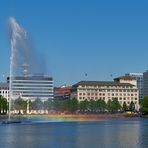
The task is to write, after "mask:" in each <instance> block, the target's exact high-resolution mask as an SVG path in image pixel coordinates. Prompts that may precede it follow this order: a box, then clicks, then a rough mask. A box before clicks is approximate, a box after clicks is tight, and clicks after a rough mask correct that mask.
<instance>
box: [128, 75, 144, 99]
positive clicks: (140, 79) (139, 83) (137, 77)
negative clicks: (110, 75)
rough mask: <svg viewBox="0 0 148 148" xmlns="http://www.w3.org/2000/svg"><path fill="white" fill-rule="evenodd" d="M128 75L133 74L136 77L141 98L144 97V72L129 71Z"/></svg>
mask: <svg viewBox="0 0 148 148" xmlns="http://www.w3.org/2000/svg"><path fill="white" fill-rule="evenodd" d="M125 75H126V76H131V77H133V78H135V79H136V81H137V87H138V89H139V99H142V98H143V97H144V95H143V74H142V73H127V74H125Z"/></svg>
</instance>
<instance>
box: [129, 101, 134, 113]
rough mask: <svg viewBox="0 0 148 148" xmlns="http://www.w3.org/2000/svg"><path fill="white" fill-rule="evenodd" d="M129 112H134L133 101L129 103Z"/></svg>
mask: <svg viewBox="0 0 148 148" xmlns="http://www.w3.org/2000/svg"><path fill="white" fill-rule="evenodd" d="M129 110H130V111H131V112H134V111H135V104H134V102H133V101H131V103H130V106H129Z"/></svg>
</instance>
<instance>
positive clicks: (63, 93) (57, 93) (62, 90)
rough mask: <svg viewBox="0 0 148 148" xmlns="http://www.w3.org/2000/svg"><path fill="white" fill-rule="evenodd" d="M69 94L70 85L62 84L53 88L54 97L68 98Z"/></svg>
mask: <svg viewBox="0 0 148 148" xmlns="http://www.w3.org/2000/svg"><path fill="white" fill-rule="evenodd" d="M70 94H71V86H62V87H55V88H54V98H56V99H68V98H70Z"/></svg>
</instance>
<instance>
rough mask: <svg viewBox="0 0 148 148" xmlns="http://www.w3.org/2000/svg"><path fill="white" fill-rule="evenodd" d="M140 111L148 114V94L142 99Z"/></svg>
mask: <svg viewBox="0 0 148 148" xmlns="http://www.w3.org/2000/svg"><path fill="white" fill-rule="evenodd" d="M140 111H141V113H142V114H143V115H148V96H145V97H144V98H143V99H141V100H140Z"/></svg>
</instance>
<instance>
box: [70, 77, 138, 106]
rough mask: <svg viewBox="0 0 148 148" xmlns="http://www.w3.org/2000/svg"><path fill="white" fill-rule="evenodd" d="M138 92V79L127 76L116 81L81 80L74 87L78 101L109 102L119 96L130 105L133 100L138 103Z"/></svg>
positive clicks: (119, 98)
mask: <svg viewBox="0 0 148 148" xmlns="http://www.w3.org/2000/svg"><path fill="white" fill-rule="evenodd" d="M138 92H139V91H138V88H137V86H136V80H134V79H133V78H132V77H126V76H125V77H119V78H116V79H114V81H80V82H78V83H77V84H75V85H73V87H72V96H73V97H76V98H77V100H78V101H83V100H88V101H90V100H98V99H103V100H105V102H106V103H107V102H108V100H110V99H111V100H112V99H113V98H117V99H118V101H119V103H120V104H121V105H123V103H124V102H126V104H127V105H130V103H131V101H133V102H134V103H135V105H136V104H137V105H138V104H139V99H138V97H139V93H138Z"/></svg>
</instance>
